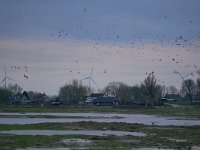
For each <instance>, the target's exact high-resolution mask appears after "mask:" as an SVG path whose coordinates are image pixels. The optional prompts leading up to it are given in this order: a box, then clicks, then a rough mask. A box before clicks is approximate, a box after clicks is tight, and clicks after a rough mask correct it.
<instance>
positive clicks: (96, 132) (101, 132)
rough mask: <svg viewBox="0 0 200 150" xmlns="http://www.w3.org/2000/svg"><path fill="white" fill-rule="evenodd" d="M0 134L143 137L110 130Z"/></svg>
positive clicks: (33, 131)
mask: <svg viewBox="0 0 200 150" xmlns="http://www.w3.org/2000/svg"><path fill="white" fill-rule="evenodd" d="M0 134H15V135H95V136H107V135H116V136H125V135H132V136H139V137H145V136H146V134H144V133H142V132H126V131H110V130H105V131H102V130H9V131H0Z"/></svg>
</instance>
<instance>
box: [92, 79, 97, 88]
mask: <svg viewBox="0 0 200 150" xmlns="http://www.w3.org/2000/svg"><path fill="white" fill-rule="evenodd" d="M91 80H92V82H93V83H94V84H95V85H96V86H97V87H98V88H99V85H98V84H97V83H96V81H94V79H93V78H91Z"/></svg>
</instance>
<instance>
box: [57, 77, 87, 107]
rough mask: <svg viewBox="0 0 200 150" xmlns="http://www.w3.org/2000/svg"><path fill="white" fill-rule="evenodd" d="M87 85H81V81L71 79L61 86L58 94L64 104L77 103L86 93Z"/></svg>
mask: <svg viewBox="0 0 200 150" xmlns="http://www.w3.org/2000/svg"><path fill="white" fill-rule="evenodd" d="M88 89H89V88H88V87H87V86H83V85H82V82H81V81H78V80H73V81H72V82H70V83H67V84H66V85H65V86H63V87H61V88H60V90H59V96H60V98H61V99H62V100H63V102H64V104H74V105H75V104H77V103H78V102H79V101H80V100H81V98H82V97H83V96H85V95H86V94H87V93H88Z"/></svg>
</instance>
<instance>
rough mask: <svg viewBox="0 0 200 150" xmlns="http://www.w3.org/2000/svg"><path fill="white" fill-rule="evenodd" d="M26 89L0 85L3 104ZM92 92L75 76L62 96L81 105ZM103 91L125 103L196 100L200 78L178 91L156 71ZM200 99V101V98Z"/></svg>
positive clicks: (66, 86)
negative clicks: (169, 98) (174, 96)
mask: <svg viewBox="0 0 200 150" xmlns="http://www.w3.org/2000/svg"><path fill="white" fill-rule="evenodd" d="M199 75H200V72H199ZM22 91H23V89H22V88H21V87H20V86H19V85H17V84H15V85H11V84H9V85H8V87H7V88H6V89H5V88H0V104H2V103H4V104H8V103H9V99H10V97H11V96H12V95H17V96H19V97H20V96H22ZM91 92H94V89H91V87H88V86H87V85H83V84H82V82H81V81H80V80H76V79H74V80H72V81H70V82H69V83H66V84H65V85H64V86H62V87H60V89H59V94H58V97H59V99H60V101H62V102H63V104H64V105H77V104H79V103H80V102H84V100H85V98H86V96H89V95H90V94H91ZM99 92H100V93H104V94H105V95H106V96H115V97H117V98H118V99H119V102H120V104H121V105H130V104H132V103H144V104H146V105H148V104H151V105H153V104H155V103H157V104H159V103H160V102H161V101H160V100H161V98H162V97H164V96H165V95H166V94H167V93H168V94H180V95H182V97H186V98H187V99H188V100H189V101H190V102H191V103H192V102H193V99H194V96H196V97H198V98H200V77H199V78H198V79H197V80H196V81H194V80H192V79H187V80H184V81H183V83H182V87H181V89H180V90H178V89H177V88H176V87H175V86H169V87H166V86H164V85H160V84H159V83H158V80H157V79H156V77H155V74H154V72H152V73H150V74H149V75H148V76H147V77H146V78H145V79H144V81H143V82H142V83H141V84H140V85H134V86H129V85H127V84H125V83H123V82H119V81H112V82H109V83H108V85H107V86H106V87H105V88H104V89H102V90H99ZM198 100H199V101H200V99H198Z"/></svg>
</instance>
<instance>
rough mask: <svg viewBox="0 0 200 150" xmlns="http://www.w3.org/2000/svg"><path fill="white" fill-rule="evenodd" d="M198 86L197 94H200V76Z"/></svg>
mask: <svg viewBox="0 0 200 150" xmlns="http://www.w3.org/2000/svg"><path fill="white" fill-rule="evenodd" d="M196 86H197V95H199V96H200V78H198V79H197V83H196Z"/></svg>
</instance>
